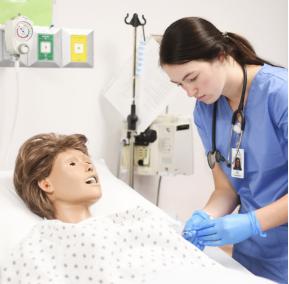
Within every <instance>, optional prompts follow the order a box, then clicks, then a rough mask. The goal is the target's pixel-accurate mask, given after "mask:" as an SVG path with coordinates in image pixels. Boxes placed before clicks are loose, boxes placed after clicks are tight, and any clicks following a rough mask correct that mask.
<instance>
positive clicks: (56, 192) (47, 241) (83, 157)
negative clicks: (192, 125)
mask: <svg viewBox="0 0 289 284" xmlns="http://www.w3.org/2000/svg"><path fill="white" fill-rule="evenodd" d="M86 141H87V139H86V137H85V136H84V135H81V134H74V135H58V134H54V133H48V134H39V135H36V136H33V137H32V138H30V139H28V140H27V141H26V142H25V143H24V144H23V145H22V146H21V148H20V150H19V153H18V156H17V159H16V166H15V171H14V185H15V188H16V191H17V193H18V195H19V196H20V197H21V198H22V200H23V201H24V202H25V203H26V205H27V206H28V207H29V208H30V210H31V211H32V212H34V213H35V214H37V215H39V216H41V217H44V218H45V220H43V221H42V222H39V223H38V224H36V225H35V226H34V227H33V228H32V229H31V230H30V232H29V234H28V235H27V236H25V238H24V239H23V240H22V241H21V242H20V243H19V244H18V245H17V246H16V247H15V248H14V249H13V251H12V252H11V254H10V256H9V258H7V259H6V261H5V267H1V268H0V282H1V283H3V284H5V283H9V284H16V283H40V284H42V283H81V284H85V283H103V284H108V283H175V282H174V281H173V282H171V281H170V277H169V276H168V275H169V273H172V275H179V276H183V273H184V272H186V273H188V274H189V275H190V276H189V279H191V277H192V276H194V277H195V278H197V279H198V278H199V279H202V280H204V281H205V282H207V281H209V280H208V279H209V276H210V275H212V273H213V275H215V276H216V277H219V276H217V275H219V274H221V275H222V276H221V277H222V279H223V280H224V282H226V281H230V282H231V280H232V279H233V278H235V276H232V275H230V272H229V271H227V270H226V269H225V268H224V267H222V266H221V265H219V264H218V263H216V262H215V261H213V260H211V259H210V258H209V257H207V256H206V255H205V254H204V253H203V252H201V251H200V250H199V249H197V248H196V247H195V246H194V245H192V244H191V243H189V242H187V241H186V240H184V239H183V238H182V236H181V234H180V232H181V228H180V226H178V224H176V222H175V221H174V220H172V219H171V218H169V217H168V216H167V215H165V214H164V213H162V212H159V210H158V211H153V210H152V208H150V207H147V208H146V206H145V205H141V204H138V205H137V204H136V207H135V208H132V209H128V210H125V211H117V212H116V213H113V214H111V215H105V216H91V214H90V211H89V206H90V205H92V204H93V203H97V202H98V200H99V199H100V197H101V187H100V184H99V181H98V176H97V173H96V171H95V168H94V166H93V165H92V162H91V160H90V158H89V156H88V153H87V148H86V145H85V143H86ZM111 198H114V196H111ZM178 227H179V229H180V230H178ZM185 267H186V268H185ZM180 271H181V272H180ZM208 271H209V272H210V273H208ZM228 272H229V274H228ZM245 277H246V275H245ZM244 281H245V282H247V280H244ZM240 283H241V282H240ZM242 283H243V282H242Z"/></svg>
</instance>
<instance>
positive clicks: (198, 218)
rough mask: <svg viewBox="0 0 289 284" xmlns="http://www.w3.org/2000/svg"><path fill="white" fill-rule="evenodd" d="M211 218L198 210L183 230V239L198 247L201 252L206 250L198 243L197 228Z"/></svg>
mask: <svg viewBox="0 0 289 284" xmlns="http://www.w3.org/2000/svg"><path fill="white" fill-rule="evenodd" d="M209 218H210V216H209V215H208V214H207V213H206V212H205V211H202V210H197V211H195V212H194V213H193V214H192V217H191V218H190V219H189V220H188V221H187V222H186V225H185V227H184V230H183V237H184V238H185V239H186V240H187V241H189V242H191V243H192V244H193V245H195V246H196V247H198V248H199V249H200V250H203V249H204V247H205V246H204V245H201V244H199V243H198V241H197V239H196V234H197V231H196V228H197V226H198V225H200V224H201V223H202V222H203V221H205V220H209Z"/></svg>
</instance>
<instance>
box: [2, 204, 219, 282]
mask: <svg viewBox="0 0 289 284" xmlns="http://www.w3.org/2000/svg"><path fill="white" fill-rule="evenodd" d="M184 264H186V265H190V266H191V267H192V269H194V268H197V269H199V268H204V267H207V268H212V269H214V268H217V267H221V266H220V265H219V264H217V263H216V262H215V261H213V260H211V259H210V258H209V257H207V256H206V255H205V254H204V253H203V252H201V251H200V250H198V249H197V248H196V247H195V246H193V245H192V244H190V243H189V242H187V241H185V240H184V239H183V238H182V237H181V236H180V234H178V233H177V232H176V230H175V227H174V222H173V220H172V219H170V218H167V217H165V215H163V216H162V215H158V214H154V213H153V212H151V211H149V210H147V209H145V208H142V207H137V208H135V209H131V210H127V211H125V212H121V213H117V214H113V215H109V216H105V217H92V218H89V219H87V220H84V221H82V222H80V223H77V224H71V223H63V222H61V221H59V220H44V221H43V222H40V223H39V224H37V225H35V226H34V227H33V229H32V231H31V232H30V233H29V235H28V236H27V237H25V239H24V240H23V241H22V242H21V243H20V244H19V246H18V247H17V248H16V249H15V250H14V251H13V252H12V253H11V255H10V258H9V259H7V262H6V266H5V267H3V268H2V269H1V283H3V284H4V283H9V284H14V283H17V284H19V283H23V284H38V283H41V284H42V283H59V284H65V283H69V284H73V283H78V284H79V283H81V284H82V283H102V284H104V283H109V284H112V283H115V284H117V283H151V280H150V279H153V276H154V275H157V274H159V273H166V271H168V270H170V269H171V268H173V267H179V266H182V265H184Z"/></svg>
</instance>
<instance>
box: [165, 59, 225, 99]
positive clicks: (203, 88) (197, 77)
mask: <svg viewBox="0 0 289 284" xmlns="http://www.w3.org/2000/svg"><path fill="white" fill-rule="evenodd" d="M163 69H164V71H165V72H166V73H167V74H168V76H169V78H170V80H171V81H172V82H173V83H175V84H177V85H178V86H181V87H182V88H183V89H184V90H185V91H186V92H187V95H188V96H189V97H195V98H196V99H197V100H200V101H202V102H204V103H206V104H212V103H214V102H215V101H217V100H218V98H219V97H220V95H221V94H222V92H223V89H224V85H225V68H224V67H223V60H221V59H216V60H214V61H213V62H207V61H201V60H193V61H190V62H187V63H184V64H176V65H163Z"/></svg>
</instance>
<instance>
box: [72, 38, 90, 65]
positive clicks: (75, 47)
mask: <svg viewBox="0 0 289 284" xmlns="http://www.w3.org/2000/svg"><path fill="white" fill-rule="evenodd" d="M70 53H71V61H72V62H87V36H86V35H72V36H71V38H70Z"/></svg>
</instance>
